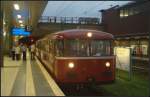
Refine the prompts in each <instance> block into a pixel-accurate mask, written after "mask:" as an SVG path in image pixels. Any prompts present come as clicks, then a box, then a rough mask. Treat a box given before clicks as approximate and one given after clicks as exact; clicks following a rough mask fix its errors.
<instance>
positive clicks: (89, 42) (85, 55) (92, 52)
mask: <svg viewBox="0 0 150 97" xmlns="http://www.w3.org/2000/svg"><path fill="white" fill-rule="evenodd" d="M113 39H114V38H113V35H112V34H110V33H106V32H102V31H97V30H89V29H71V30H64V31H59V32H56V33H52V34H50V35H47V36H46V37H44V38H43V39H41V40H38V41H37V42H36V55H37V57H38V58H39V59H40V60H41V61H42V62H43V63H44V65H45V67H46V68H47V69H48V70H49V71H50V73H51V74H52V76H53V77H54V79H55V81H56V82H58V83H63V84H65V83H66V84H67V83H75V84H76V83H81V84H87V83H89V82H95V83H103V82H104V83H109V82H114V80H115V56H114V55H113V47H112V41H113Z"/></svg>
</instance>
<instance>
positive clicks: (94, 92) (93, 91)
mask: <svg viewBox="0 0 150 97" xmlns="http://www.w3.org/2000/svg"><path fill="white" fill-rule="evenodd" d="M61 89H62V91H63V92H64V93H65V95H66V96H106V95H107V96H108V95H109V94H108V93H106V91H104V90H103V89H102V88H101V89H100V88H99V89H97V88H96V87H78V86H76V87H75V86H74V87H73V86H72V87H71V86H70V87H64V86H63V87H61Z"/></svg>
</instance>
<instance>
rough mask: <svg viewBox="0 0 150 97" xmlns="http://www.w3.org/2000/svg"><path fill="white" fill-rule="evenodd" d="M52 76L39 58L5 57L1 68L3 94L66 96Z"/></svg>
mask: <svg viewBox="0 0 150 97" xmlns="http://www.w3.org/2000/svg"><path fill="white" fill-rule="evenodd" d="M64 95H65V94H64V93H63V92H62V91H61V89H60V88H59V87H58V85H57V84H56V83H55V81H54V80H53V79H52V77H51V76H50V75H49V74H48V72H47V71H46V70H45V69H44V67H43V66H42V64H40V62H39V61H38V60H37V58H36V60H30V56H29V53H28V54H27V61H23V60H19V61H16V60H12V59H11V58H10V57H6V56H5V57H4V67H2V68H1V96H64Z"/></svg>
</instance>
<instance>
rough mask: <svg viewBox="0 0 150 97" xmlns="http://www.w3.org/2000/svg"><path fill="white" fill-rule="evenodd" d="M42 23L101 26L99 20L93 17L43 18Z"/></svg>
mask: <svg viewBox="0 0 150 97" xmlns="http://www.w3.org/2000/svg"><path fill="white" fill-rule="evenodd" d="M39 22H42V23H64V24H66V23H70V24H100V19H99V18H91V17H55V16H42V17H41V18H40V20H39Z"/></svg>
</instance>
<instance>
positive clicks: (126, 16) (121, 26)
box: [101, 0, 150, 58]
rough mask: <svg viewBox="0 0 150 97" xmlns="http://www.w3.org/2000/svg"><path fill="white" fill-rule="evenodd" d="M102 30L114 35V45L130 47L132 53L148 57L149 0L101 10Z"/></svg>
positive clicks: (149, 31)
mask: <svg viewBox="0 0 150 97" xmlns="http://www.w3.org/2000/svg"><path fill="white" fill-rule="evenodd" d="M101 12H102V24H103V25H104V31H106V32H109V33H112V34H113V35H114V36H115V46H128V47H131V48H132V50H133V52H132V54H133V55H134V56H137V57H141V58H144V57H147V58H148V50H149V49H148V48H149V47H148V46H149V42H148V39H149V33H150V30H149V29H150V28H149V27H150V24H149V19H150V2H149V1H148V0H144V1H142V0H141V1H138V2H132V3H129V4H127V5H124V6H121V7H119V6H115V7H112V8H110V9H107V10H101Z"/></svg>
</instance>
